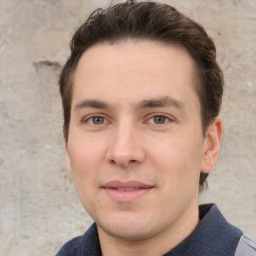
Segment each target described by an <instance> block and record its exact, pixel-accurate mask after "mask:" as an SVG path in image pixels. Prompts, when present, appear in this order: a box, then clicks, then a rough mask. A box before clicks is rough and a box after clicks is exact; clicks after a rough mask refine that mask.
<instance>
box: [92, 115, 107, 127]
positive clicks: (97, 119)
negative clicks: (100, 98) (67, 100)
mask: <svg viewBox="0 0 256 256" xmlns="http://www.w3.org/2000/svg"><path fill="white" fill-rule="evenodd" d="M92 122H93V124H96V125H99V124H104V122H105V118H104V117H101V116H94V117H92Z"/></svg>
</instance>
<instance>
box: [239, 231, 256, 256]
mask: <svg viewBox="0 0 256 256" xmlns="http://www.w3.org/2000/svg"><path fill="white" fill-rule="evenodd" d="M235 256H256V243H255V242H253V241H252V240H251V239H249V238H248V237H246V236H244V235H243V236H242V237H241V238H240V241H239V243H238V245H237V249H236V253H235Z"/></svg>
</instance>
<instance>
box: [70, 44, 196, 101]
mask: <svg viewBox="0 0 256 256" xmlns="http://www.w3.org/2000/svg"><path fill="white" fill-rule="evenodd" d="M73 82H74V83H73V86H74V88H73V90H74V91H73V93H74V94H73V96H74V97H78V98H79V96H80V93H81V90H82V89H83V90H84V92H86V94H87V95H90V96H92V97H101V96H102V97H103V98H104V97H106V92H107V90H108V91H109V92H111V93H114V94H115V95H119V96H120V97H122V96H126V98H127V97H128V96H129V93H128V91H130V92H133V96H134V97H136V96H140V94H144V95H145V97H146V98H147V94H150V93H151V94H152V92H153V93H160V94H161V91H163V90H165V89H167V88H169V89H171V90H170V93H174V94H175V90H176V89H178V91H179V92H180V93H181V92H182V91H183V92H184V93H185V92H186V93H191V94H194V93H195V85H196V83H197V75H196V72H195V64H194V61H193V59H192V58H191V57H190V55H189V54H188V53H187V51H186V50H185V49H184V48H181V47H177V46H170V45H165V44H163V43H159V42H154V41H142V40H136V41H135V40H127V41H123V42H118V43H115V44H110V43H100V44H97V45H94V46H93V47H91V48H89V49H88V50H86V51H85V52H84V53H83V55H82V56H81V58H80V60H79V62H78V66H77V69H76V71H75V74H74V81H73ZM135 92H136V93H135ZM84 96H85V95H84ZM149 96H150V95H149ZM159 96H165V95H159ZM170 96H172V95H170Z"/></svg>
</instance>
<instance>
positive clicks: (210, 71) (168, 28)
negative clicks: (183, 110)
mask: <svg viewBox="0 0 256 256" xmlns="http://www.w3.org/2000/svg"><path fill="white" fill-rule="evenodd" d="M131 38H134V39H141V40H152V41H157V42H161V43H164V44H167V45H178V46H182V47H183V48H185V49H186V50H187V52H188V53H189V54H190V56H191V57H192V59H193V60H194V62H195V65H196V70H197V75H198V77H199V81H200V83H199V85H198V86H196V91H197V94H198V97H199V100H200V105H201V118H202V130H203V133H204V132H205V130H206V128H207V127H208V125H209V124H210V123H211V122H212V121H213V119H214V118H215V117H216V116H218V114H219V111H220V106H221V100H222V94H223V74H222V71H221V69H220V68H219V66H218V64H217V62H216V49H215V45H214V43H213V41H212V39H211V38H210V37H209V36H208V35H207V33H206V32H205V30H204V28H203V27H202V26H201V25H200V24H198V23H196V22H195V21H193V20H191V19H190V18H188V17H187V16H185V15H183V14H182V13H180V12H178V11H177V10H176V9H175V8H173V7H172V6H170V5H167V4H161V3H155V2H136V1H127V2H125V3H120V4H116V5H113V6H110V7H109V8H106V9H101V8H100V9H97V10H95V11H94V12H93V13H92V14H91V15H90V16H89V18H88V19H87V20H86V22H85V23H84V24H82V25H81V27H80V28H79V29H78V30H77V31H76V33H75V34H74V36H73V38H72V40H71V42H70V50H71V55H70V57H69V59H68V60H67V62H66V64H65V65H64V67H63V70H62V72H61V75H60V79H59V85H60V93H61V97H62V105H63V112H64V127H63V129H64V137H65V140H66V141H67V140H68V133H69V123H70V111H71V101H72V82H73V75H74V71H75V69H76V67H77V64H78V62H79V60H80V57H81V56H82V54H83V53H84V52H85V51H86V50H87V49H88V48H90V47H91V46H93V45H95V44H98V43H103V42H110V43H117V42H120V41H125V40H127V39H131ZM206 178H207V174H205V173H201V175H200V182H199V183H200V189H203V186H204V184H206V182H205V181H206Z"/></svg>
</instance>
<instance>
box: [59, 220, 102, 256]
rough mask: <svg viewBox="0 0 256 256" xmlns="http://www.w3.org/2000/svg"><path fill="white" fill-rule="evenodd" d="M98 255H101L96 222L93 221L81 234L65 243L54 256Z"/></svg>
mask: <svg viewBox="0 0 256 256" xmlns="http://www.w3.org/2000/svg"><path fill="white" fill-rule="evenodd" d="M81 255H83V256H92V255H94V256H98V255H101V251H100V243H99V237H98V232H97V227H96V224H95V223H93V224H92V225H91V226H90V228H89V229H88V230H87V231H86V232H85V233H84V235H83V236H78V237H75V238H73V239H72V240H70V241H69V242H67V243H65V244H64V245H63V246H62V247H61V248H60V250H59V252H58V253H57V254H56V256H81Z"/></svg>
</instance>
